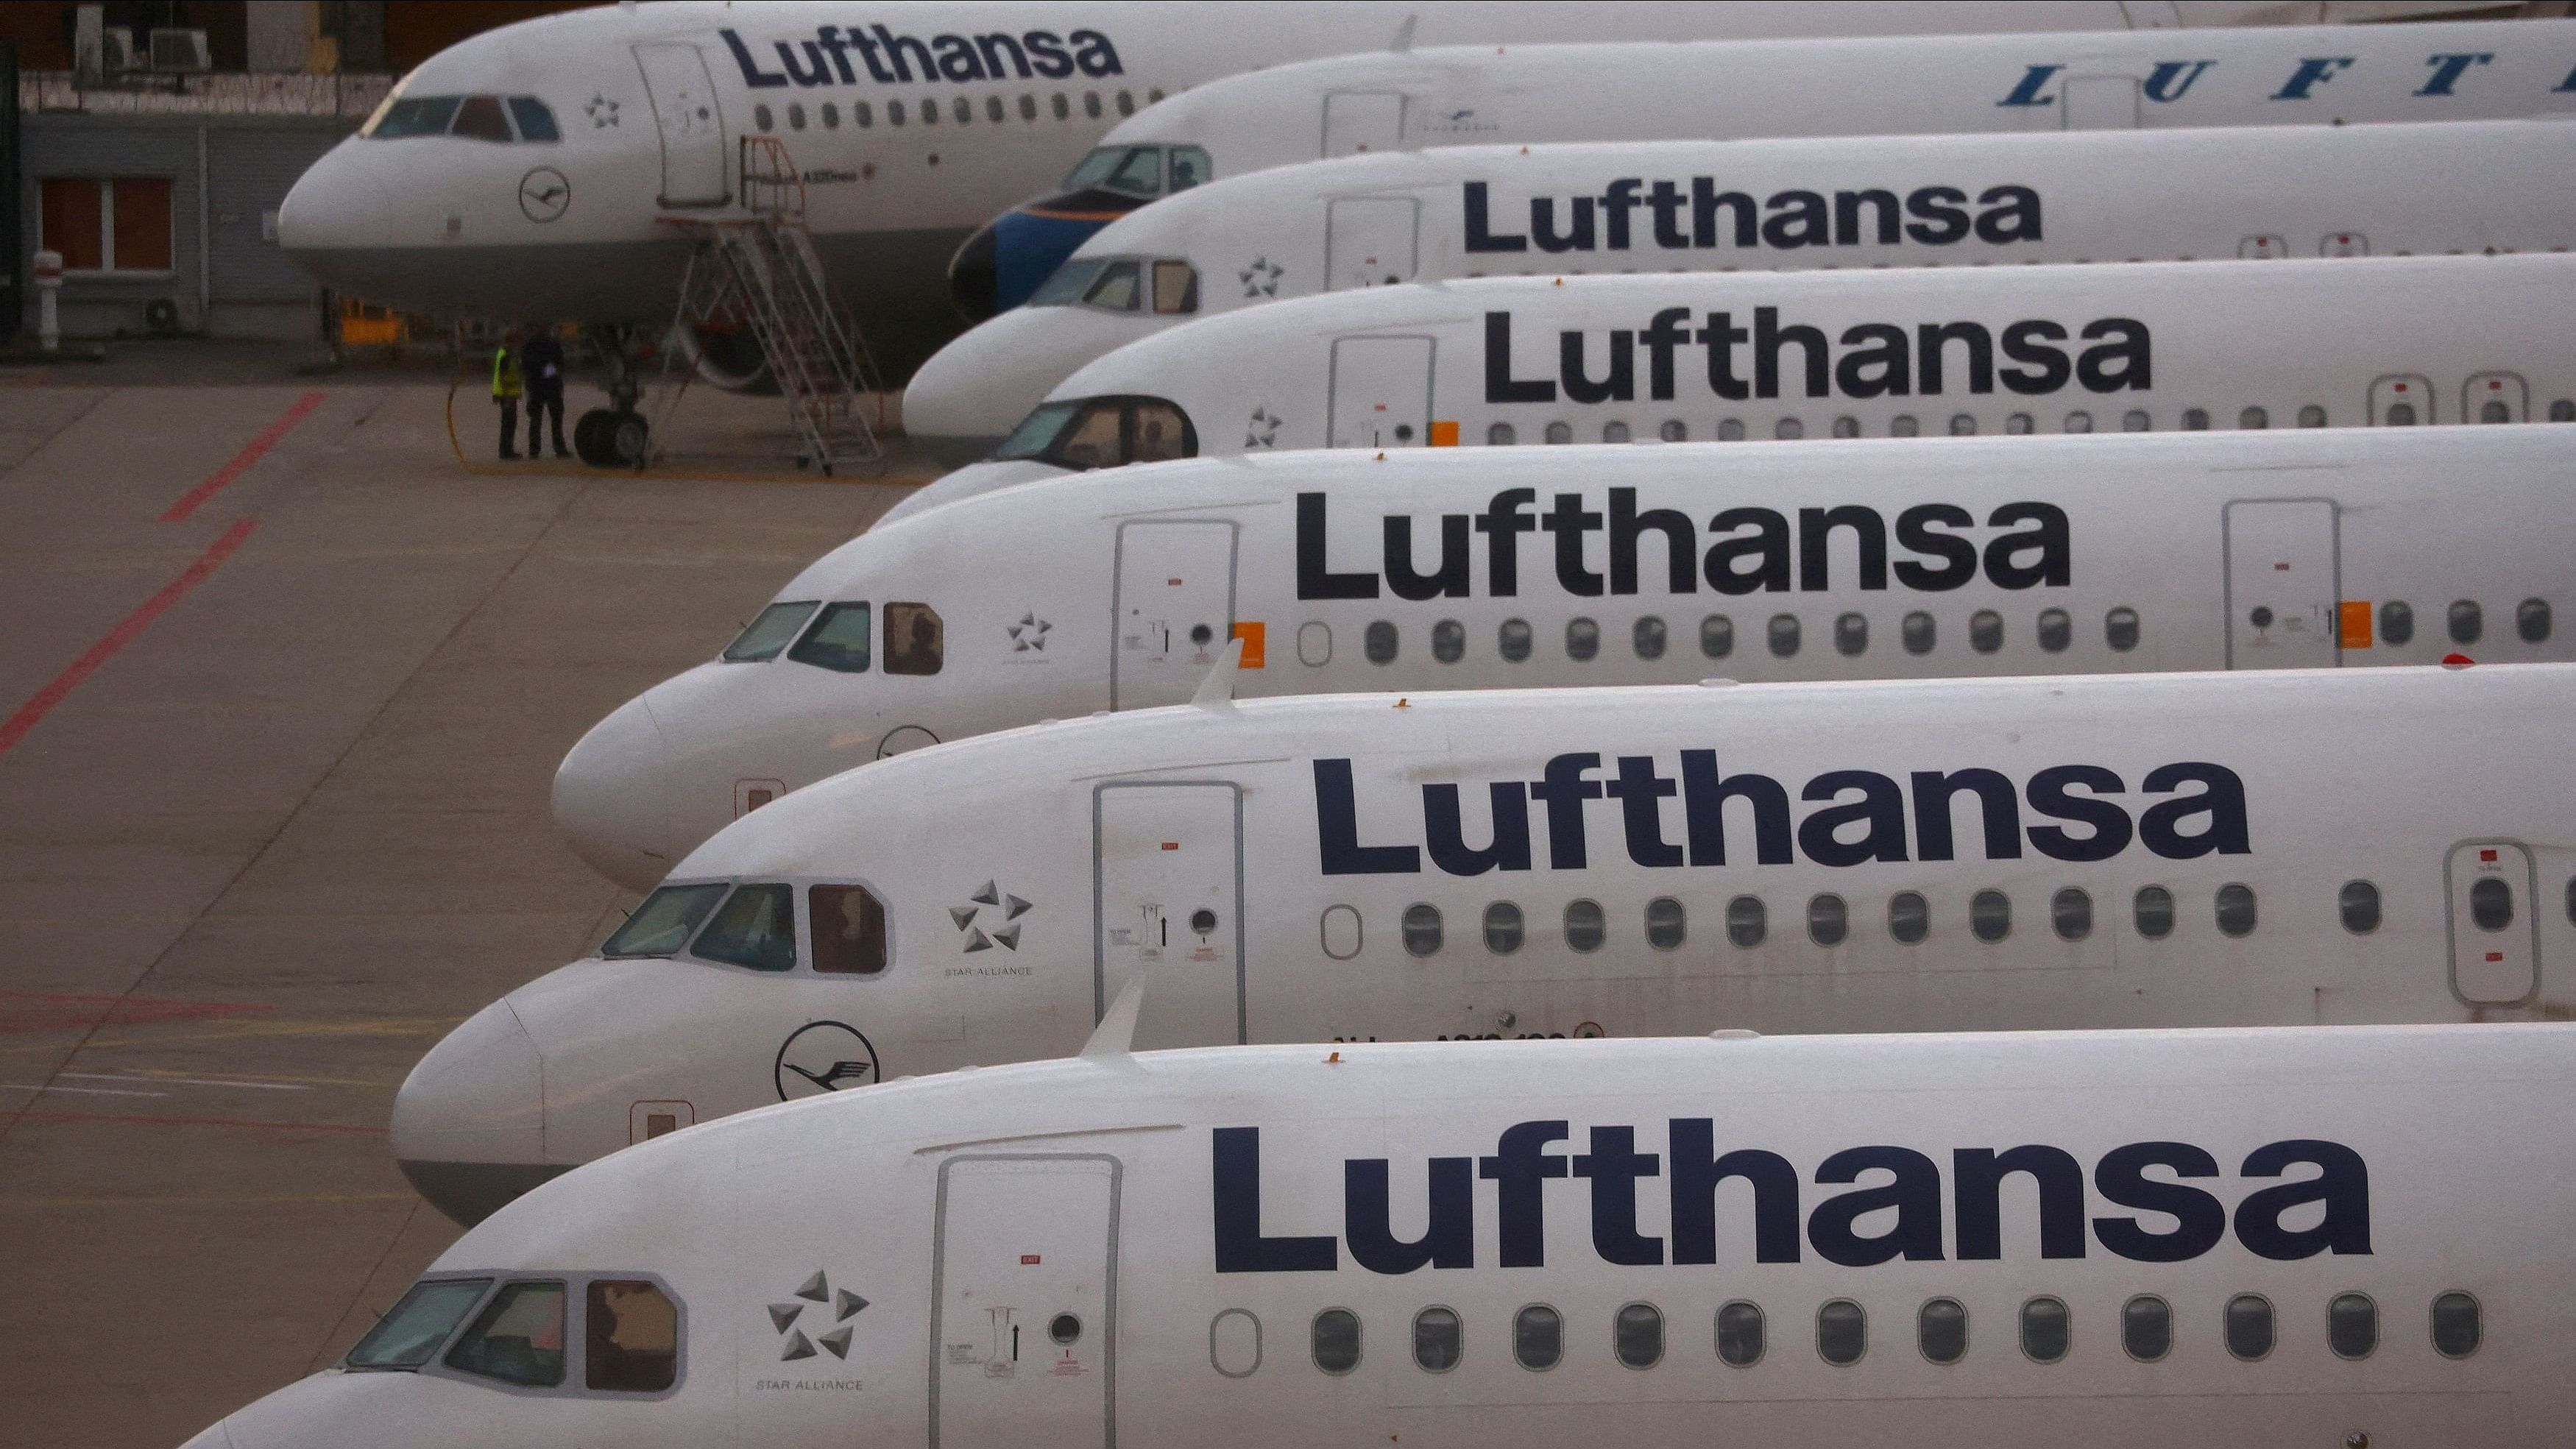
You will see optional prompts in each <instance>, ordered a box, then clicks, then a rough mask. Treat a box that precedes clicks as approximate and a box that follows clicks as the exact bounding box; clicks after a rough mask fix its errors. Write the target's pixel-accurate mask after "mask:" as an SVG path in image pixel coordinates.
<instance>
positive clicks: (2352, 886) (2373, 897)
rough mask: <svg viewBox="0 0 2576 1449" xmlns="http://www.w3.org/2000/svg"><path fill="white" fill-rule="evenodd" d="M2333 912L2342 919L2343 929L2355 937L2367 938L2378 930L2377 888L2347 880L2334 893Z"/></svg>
mask: <svg viewBox="0 0 2576 1449" xmlns="http://www.w3.org/2000/svg"><path fill="white" fill-rule="evenodd" d="M2335 910H2336V912H2337V914H2339V915H2341V916H2342V917H2343V928H2344V929H2345V930H2347V931H2350V932H2352V933H2353V934H2354V935H2356V936H2367V935H2369V934H2370V933H2371V932H2373V931H2376V930H2378V929H2379V887H2377V886H2375V885H2372V884H2371V883H2370V882H2368V881H2366V880H2348V881H2345V882H2344V883H2343V889H2342V890H2340V891H2338V892H2336V893H2335Z"/></svg>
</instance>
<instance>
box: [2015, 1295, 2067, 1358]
mask: <svg viewBox="0 0 2576 1449" xmlns="http://www.w3.org/2000/svg"><path fill="white" fill-rule="evenodd" d="M2072 1337H2073V1330H2072V1329H2071V1328H2070V1326H2069V1322H2068V1318H2067V1313H2066V1303H2065V1300H2063V1299H2058V1298H2034V1299H2032V1300H2030V1301H2029V1302H2027V1303H2025V1304H2023V1305H2022V1306H2021V1351H2022V1353H2023V1354H2024V1355H2026V1356H2027V1357H2028V1358H2029V1359H2030V1361H2031V1362H2033V1363H2055V1362H2057V1361H2058V1360H2060V1359H2062V1358H2064V1357H2066V1349H2067V1346H2068V1344H2069V1342H2070V1341H2071V1340H2072Z"/></svg>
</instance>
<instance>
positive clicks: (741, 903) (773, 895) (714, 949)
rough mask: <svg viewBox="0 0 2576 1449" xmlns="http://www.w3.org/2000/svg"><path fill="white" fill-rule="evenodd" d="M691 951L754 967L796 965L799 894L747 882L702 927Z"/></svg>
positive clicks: (780, 968)
mask: <svg viewBox="0 0 2576 1449" xmlns="http://www.w3.org/2000/svg"><path fill="white" fill-rule="evenodd" d="M689 954H690V955H693V956H698V957H702V958H704V959H706V960H709V961H721V962H723V963H725V964H726V965H728V966H748V967H750V968H751V969H752V970H754V971H792V970H794V969H795V968H796V894H795V892H793V891H791V890H789V889H788V888H787V887H785V886H783V885H747V886H744V887H743V888H742V889H740V890H737V891H735V892H734V893H733V894H732V895H731V896H728V897H726V899H725V903H724V909H722V910H720V911H717V912H716V913H715V917H714V918H713V919H712V920H710V921H708V922H707V925H706V929H705V930H702V931H700V932H698V939H697V940H695V941H693V942H691V943H690V945H689Z"/></svg>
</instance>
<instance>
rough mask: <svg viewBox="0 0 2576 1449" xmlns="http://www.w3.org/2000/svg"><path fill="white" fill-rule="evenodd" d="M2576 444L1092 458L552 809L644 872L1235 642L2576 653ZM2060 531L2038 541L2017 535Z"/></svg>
mask: <svg viewBox="0 0 2576 1449" xmlns="http://www.w3.org/2000/svg"><path fill="white" fill-rule="evenodd" d="M2571 462H2576V429H2568V428H2553V427H2550V426H2547V425H2527V426H2517V427H2494V428H2415V429H2388V428H2382V429H2373V430H2364V429H2349V428H2335V429H2291V430H2284V431H2274V432H2265V433H2258V434H2251V435H2247V434H2229V435H2225V436H2213V435H2208V434H2184V433H2151V434H2125V433H2106V434H2097V435H2094V436H2092V437H2050V438H2035V439H2028V438H2015V439H2003V438H1991V437H1990V438H1962V439H1958V440H1955V441H1944V442H1938V443H1929V442H1922V441H1914V442H1907V441H1903V440H1887V439H1876V440H1866V441H1855V442H1851V443H1846V444H1842V445H1840V446H1838V447H1835V448H1815V447H1809V446H1806V445H1803V444H1784V443H1743V444H1729V445H1725V446H1723V447H1720V446H1718V445H1714V444H1704V443H1683V444H1675V445H1672V446H1670V447H1653V448H1641V447H1603V446H1600V445H1597V444H1595V445H1583V446H1577V447H1574V448H1571V449H1567V450H1564V451H1545V450H1539V449H1517V448H1516V449H1507V450H1495V449H1478V450H1472V451H1471V450H1463V449H1460V450H1452V449H1438V450H1432V451H1427V452H1412V453H1390V454H1388V455H1386V456H1385V457H1384V458H1383V460H1381V459H1380V457H1379V456H1378V455H1376V454H1373V453H1365V452H1358V451H1341V452H1322V453H1300V454H1288V455H1280V454H1258V455H1244V456H1236V457H1227V458H1204V459H1196V460H1191V461H1187V462H1180V463H1158V464H1153V465H1150V466H1147V467H1140V468H1136V469H1132V470H1121V471H1116V472H1108V473H1097V474H1089V475H1079V476H1075V477H1070V478H1066V479H1064V480H1062V481H1060V482H1053V483H1044V484H1036V485H1031V486H1028V487H1024V488H1017V489H1011V490H1007V491H1005V492H1003V493H998V494H993V495H988V496H985V497H980V498H975V499H970V500H967V501H965V502H961V503H958V504H956V505H954V506H952V507H949V508H939V509H933V510H931V511H930V512H928V513H925V514H922V515H920V516H919V517H917V518H914V519H911V520H908V521H906V522H904V523H902V524H899V525H896V526H893V527H889V528H879V529H872V530H870V531H869V532H867V533H864V534H861V535H860V536H859V537H857V538H856V539H853V540H852V541H850V542H849V543H846V544H844V545H842V546H841V547H839V548H837V549H835V550H833V551H832V552H831V553H830V554H827V555H825V556H824V557H823V558H822V559H821V560H819V561H817V562H816V563H814V564H813V565H811V566H809V567H808V568H806V569H805V570H804V571H803V572H802V573H800V574H799V575H798V576H797V577H795V578H794V579H792V580H790V581H789V582H788V583H787V584H786V585H785V586H784V587H783V588H781V589H780V590H779V591H778V593H777V595H776V596H775V597H774V599H773V600H772V602H771V603H770V604H769V605H768V606H767V607H765V608H764V609H762V610H761V611H760V613H759V615H758V617H757V618H755V619H754V620H753V621H752V622H751V623H750V624H749V626H748V627H746V628H745V629H744V630H743V631H742V633H741V634H740V636H739V637H737V638H736V639H735V640H734V641H733V642H732V643H731V644H729V645H727V646H726V647H725V648H724V649H723V651H722V652H721V653H720V654H718V655H717V656H716V657H715V658H713V659H711V660H709V661H708V662H706V663H704V664H700V665H697V666H695V667H693V668H691V669H689V670H687V671H685V672H683V673H681V674H680V675H678V676H676V677H674V678H672V679H669V680H667V681H664V682H663V683H661V684H658V685H655V686H654V687H653V688H651V689H649V690H647V691H646V692H644V693H643V694H641V695H639V696H637V697H636V698H635V699H633V700H631V701H629V702H628V703H626V704H625V705H623V706H621V707H619V708H618V709H617V710H616V711H615V712H614V713H612V714H611V715H609V716H608V717H607V718H606V719H604V720H603V721H601V722H600V723H599V724H598V725H597V726H596V727H594V728H593V729H592V730H591V731H589V733H588V734H587V735H585V736H584V738H583V739H582V740H581V741H580V742H579V743H578V744H577V745H576V746H575V747H574V748H573V749H572V750H571V751H570V752H569V753H568V754H567V755H566V757H565V759H564V761H563V764H562V767H561V769H560V770H559V771H558V772H557V775H556V779H555V784H554V810H555V820H556V824H557V825H558V826H559V827H560V828H561V829H562V830H563V831H564V833H565V835H566V837H567V838H568V839H569V840H570V841H571V842H572V843H573V845H574V848H575V849H576V850H577V851H578V852H579V853H580V854H581V856H582V857H583V858H584V859H585V860H587V861H589V862H590V863H591V864H592V865H593V866H595V867H596V868H598V869H599V870H600V871H601V872H602V873H603V874H605V875H607V876H608V877H609V878H610V879H612V880H615V881H617V882H618V883H619V884H621V885H624V886H626V887H628V888H630V889H632V890H636V891H646V890H650V889H652V887H653V886H654V885H655V884H657V883H658V882H659V881H660V880H661V879H662V878H663V877H664V876H665V875H668V874H669V873H670V871H671V868H672V867H673V866H675V865H677V864H678V863H679V861H680V860H681V858H682V857H684V856H686V855H687V854H688V853H689V851H691V850H693V849H695V848H696V847H697V846H698V845H699V844H700V843H701V842H703V841H704V840H705V839H706V838H707V837H708V836H710V835H713V834H714V833H715V832H716V831H717V830H718V829H720V828H722V827H723V826H724V825H725V823H726V822H728V821H730V820H732V819H734V818H735V817H737V816H740V815H742V814H745V813H747V812H748V811H750V810H752V809H754V808H757V807H758V806H760V805H761V804H764V803H766V802H767V801H768V800H771V799H775V798H777V797H778V796H780V795H783V794H785V793H787V792H788V791H789V790H791V789H796V788H801V787H803V786H805V785H809V784H811V783H813V782H814V781H817V780H821V779H824V778H826V777H827V776H830V775H834V774H837V773H839V772H840V771H842V770H845V769H848V768H851V767H852V766H855V765H860V764H864V763H866V762H868V761H870V760H873V759H877V758H881V757H884V756H887V755H892V754H897V753H900V752H902V751H904V750H906V749H911V748H918V747H920V746H922V745H927V744H933V743H936V742H938V741H940V740H953V739H959V738H962V737H965V736H969V735H977V734H985V733H989V732H991V731H994V730H1002V729H1010V728H1014V727H1016V726H1020V725H1026V724H1031V723H1034V722H1036V721H1038V720H1041V719H1049V718H1073V717H1076V716H1079V715H1084V714H1088V713H1090V712H1091V711H1093V710H1098V709H1137V708H1142V707H1147V706H1153V705H1163V704H1174V703H1180V702H1183V701H1186V700H1188V699H1189V698H1191V697H1192V696H1193V695H1194V694H1195V693H1196V691H1197V689H1198V688H1199V686H1200V684H1201V683H1202V681H1203V680H1204V678H1205V676H1206V675H1207V673H1208V670H1209V668H1210V667H1211V666H1212V665H1213V664H1215V663H1216V662H1217V660H1218V658H1219V656H1220V655H1221V653H1222V651H1223V650H1224V648H1225V647H1226V643H1227V641H1229V640H1231V639H1233V638H1235V637H1237V636H1243V637H1244V638H1245V639H1246V641H1247V643H1246V649H1247V653H1246V654H1245V656H1244V661H1243V668H1242V669H1241V671H1240V672H1239V673H1237V674H1236V675H1235V676H1234V682H1233V688H1234V692H1235V693H1237V694H1239V695H1242V696H1245V697H1254V696H1269V695H1283V694H1324V693H1333V692H1338V691H1348V690H1378V689H1401V690H1429V689H1481V688H1528V687H1532V686H1557V685H1583V684H1677V683H1689V682H1691V681H1693V680H1696V679H1699V678H1702V677H1704V676H1707V675H1710V674H1725V675H1729V676H1732V677H1735V678H1739V679H1745V680H1752V681H1766V680H1801V679H1862V678H1888V677H1922V676H1934V675H1964V674H1984V675H1997V674H2061V673H2095V672H2127V671H2143V670H2185V669H2223V668H2243V669H2250V668H2278V667H2285V666H2292V665H2299V666H2332V665H2337V664H2342V665H2366V664H2432V663H2436V662H2439V661H2440V660H2441V659H2442V658H2443V657H2444V655H2446V654H2448V653H2450V652H2453V651H2457V650H2466V651H2469V652H2471V653H2472V654H2473V656H2474V657H2476V658H2478V659H2481V660H2490V661H2495V662H2515V661H2576V633H2571V634H2560V633H2558V632H2557V630H2556V624H2555V619H2556V615H2557V613H2558V612H2560V611H2564V610H2566V609H2568V608H2569V607H2571V600H2576V561H2571V560H2570V559H2569V558H2568V557H2567V551H2566V549H2565V548H2564V546H2563V544H2562V542H2561V541H2562V540H2564V539H2567V538H2569V537H2576V486H2571V484H2570V483H2569V481H2568V480H2569V478H2570V477H2571V476H2576V469H2571V467H2570V464H2571ZM2287 480H2295V482H2291V481H2287ZM1563 500H1572V501H1571V503H1568V502H1565V501H1563ZM2280 500H2299V501H2280ZM1567 509H1570V510H1571V512H1570V514H1569V513H1567V512H1564V511H1563V510H1567ZM1568 517H1570V518H1571V520H1572V528H1571V529H1567V528H1565V526H1564V522H1565V520H1566V519H1567V518H1568ZM1677 517H1678V520H1679V521H1678V524H1676V518H1677ZM1540 529H1550V530H1558V531H1557V532H1555V533H1553V534H1543V533H1541V532H1539V530H1540ZM2052 530H2054V531H2055V533H2056V538H2055V542H2054V545H2053V547H2051V546H2047V545H2043V546H2039V547H2036V548H2034V549H2032V550H2031V551H2028V552H2019V551H2017V550H2016V546H2015V545H2012V544H2009V543H2007V542H2005V541H2004V540H2006V539H2007V538H2008V537H2009V536H2011V535H2014V534H2020V535H2021V536H2023V537H2024V538H2025V539H2028V538H2031V537H2033V536H2034V535H2041V536H2044V535H2046V534H2048V533H2049V532H2051V531H2052ZM1891 532H1892V534H1893V539H1891V536H1890V535H1891ZM1793 535H1794V536H1795V537H1793ZM1559 538H1562V539H1565V540H1567V541H1568V542H1569V543H1570V544H1571V545H1572V546H1573V547H1572V552H1571V553H1570V554H1569V553H1559V552H1557V551H1556V549H1557V545H1556V543H1555V540H1556V539H1559ZM1685 538H1688V539H1691V540H1693V541H1692V542H1689V543H1687V544H1685V543H1683V542H1682V540H1683V539H1685ZM1390 539H1392V540H1393V541H1392V542H1390V541H1389V540H1390ZM1981 550H1982V551H1983V552H1982V553H1981ZM1719 554H1723V555H1725V559H1724V561H1723V569H1722V571H1723V573H1724V576H1723V577H1719V576H1717V575H1715V574H1712V573H1711V572H1710V570H1712V569H1719V568H1720V564H1719V563H1718V562H1712V560H1713V559H1715V558H1716V557H1717V556H1718V555H1719ZM1981 560H1982V562H1981ZM1891 562H1892V564H1893V567H1892V568H1891V567H1890V565H1891ZM1685 566H1686V567H1685ZM997 581H999V582H997ZM2258 611H2259V612H2258ZM925 623H926V624H927V627H928V630H929V633H928V636H927V646H928V647H916V646H915V643H914V636H915V634H916V632H917V631H918V630H919V628H920V627H922V626H923V625H924V624H925Z"/></svg>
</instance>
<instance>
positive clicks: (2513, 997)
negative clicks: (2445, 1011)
mask: <svg viewBox="0 0 2576 1449" xmlns="http://www.w3.org/2000/svg"><path fill="white" fill-rule="evenodd" d="M2442 877H2443V883H2444V884H2445V885H2447V886H2449V887H2450V896H2451V908H2450V925H2451V991H2452V994H2454V995H2456V996H2458V997H2459V998H2460V999H2461V1000H2462V1001H2465V1002H2468V1003H2469V1004H2471V1005H2473V1006H2504V1005H2510V1004H2514V1003H2518V1002H2523V1001H2528V1000H2530V999H2531V996H2532V993H2534V992H2535V991H2538V990H2539V989H2540V912H2539V905H2540V887H2539V879H2540V877H2539V874H2538V872H2537V871H2536V870H2534V869H2533V866H2532V861H2531V852H2530V850H2529V849H2527V848H2525V847H2523V846H2521V845H2518V844H2515V843H2514V842H2512V841H2509V840H2472V841H2468V842H2466V843H2464V844H2460V845H2455V846H2452V847H2451V855H2450V858H2449V859H2448V860H2446V861H2444V862H2443V864H2442Z"/></svg>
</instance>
